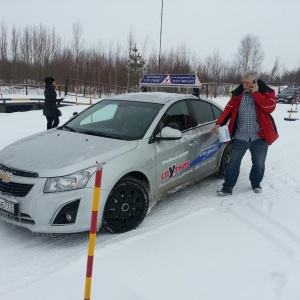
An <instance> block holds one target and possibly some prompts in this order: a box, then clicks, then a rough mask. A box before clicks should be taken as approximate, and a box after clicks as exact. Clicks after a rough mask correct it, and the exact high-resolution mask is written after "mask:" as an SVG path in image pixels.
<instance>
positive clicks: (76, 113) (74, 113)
mask: <svg viewBox="0 0 300 300" xmlns="http://www.w3.org/2000/svg"><path fill="white" fill-rule="evenodd" d="M77 115H78V112H77V111H74V112H73V115H72V116H71V117H70V119H69V120H71V119H73V118H74V117H76V116H77Z"/></svg>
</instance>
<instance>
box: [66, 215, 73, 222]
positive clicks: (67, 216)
mask: <svg viewBox="0 0 300 300" xmlns="http://www.w3.org/2000/svg"><path fill="white" fill-rule="evenodd" d="M66 219H67V221H68V222H71V221H72V215H71V214H70V213H66Z"/></svg>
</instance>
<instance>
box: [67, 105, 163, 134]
mask: <svg viewBox="0 0 300 300" xmlns="http://www.w3.org/2000/svg"><path fill="white" fill-rule="evenodd" d="M161 107H162V104H157V103H147V102H139V101H124V100H102V101H100V102H98V103H97V104H95V105H93V106H92V107H90V108H89V109H88V110H86V111H83V112H82V113H81V114H79V115H78V116H76V117H75V118H73V119H71V120H70V121H69V122H68V123H67V127H66V126H65V127H64V129H66V130H71V131H74V132H79V133H84V134H89V135H97V136H105V137H109V138H116V139H124V140H136V139H141V138H142V137H143V136H144V135H145V133H146V131H147V129H148V128H149V126H150V125H151V123H152V121H153V120H154V118H155V117H156V115H157V114H158V112H159V111H160V109H161Z"/></svg>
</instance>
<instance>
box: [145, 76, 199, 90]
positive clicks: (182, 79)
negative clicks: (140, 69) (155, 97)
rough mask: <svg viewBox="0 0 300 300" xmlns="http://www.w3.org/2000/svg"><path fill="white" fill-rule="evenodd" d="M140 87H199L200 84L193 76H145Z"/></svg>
mask: <svg viewBox="0 0 300 300" xmlns="http://www.w3.org/2000/svg"><path fill="white" fill-rule="evenodd" d="M140 86H163V87H171V86H182V87H201V83H200V80H199V78H198V76H197V75H195V74H191V75H187V74H173V75H172V74H145V75H144V76H143V78H142V79H141V81H140Z"/></svg>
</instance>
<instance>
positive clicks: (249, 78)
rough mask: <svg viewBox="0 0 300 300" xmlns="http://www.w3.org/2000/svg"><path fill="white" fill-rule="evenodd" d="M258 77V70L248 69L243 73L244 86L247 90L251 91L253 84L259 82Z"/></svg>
mask: <svg viewBox="0 0 300 300" xmlns="http://www.w3.org/2000/svg"><path fill="white" fill-rule="evenodd" d="M257 79H258V72H256V71H247V72H245V73H244V74H243V77H242V83H243V88H244V90H245V91H246V92H248V93H250V92H251V84H252V83H254V81H255V83H257Z"/></svg>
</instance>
